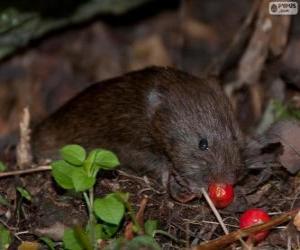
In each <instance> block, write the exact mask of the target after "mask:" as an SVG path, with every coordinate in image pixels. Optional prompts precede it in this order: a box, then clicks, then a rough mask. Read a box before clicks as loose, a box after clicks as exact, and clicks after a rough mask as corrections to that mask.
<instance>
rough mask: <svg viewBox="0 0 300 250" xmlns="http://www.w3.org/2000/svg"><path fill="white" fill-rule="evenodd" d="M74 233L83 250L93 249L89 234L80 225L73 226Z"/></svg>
mask: <svg viewBox="0 0 300 250" xmlns="http://www.w3.org/2000/svg"><path fill="white" fill-rule="evenodd" d="M74 233H75V237H76V239H78V241H79V242H80V245H81V246H83V249H85V250H93V246H92V244H91V242H90V239H89V236H88V234H87V232H86V231H85V230H83V229H82V227H80V226H75V228H74Z"/></svg>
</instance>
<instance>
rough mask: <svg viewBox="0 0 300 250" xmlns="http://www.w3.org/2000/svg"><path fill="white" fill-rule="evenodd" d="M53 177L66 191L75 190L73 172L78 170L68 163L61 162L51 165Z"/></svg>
mask: <svg viewBox="0 0 300 250" xmlns="http://www.w3.org/2000/svg"><path fill="white" fill-rule="evenodd" d="M51 167H52V176H53V177H54V180H55V181H56V182H57V183H58V185H60V186H61V187H62V188H64V189H72V188H74V185H73V180H72V172H73V171H74V170H76V169H77V168H76V167H74V166H72V165H70V164H68V163H67V162H65V161H63V160H60V161H55V162H53V163H52V164H51Z"/></svg>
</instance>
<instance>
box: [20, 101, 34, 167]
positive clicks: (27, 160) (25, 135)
mask: <svg viewBox="0 0 300 250" xmlns="http://www.w3.org/2000/svg"><path fill="white" fill-rule="evenodd" d="M30 133H31V131H30V113H29V109H28V107H26V108H24V111H23V115H22V118H21V121H20V142H19V143H18V145H17V163H18V167H19V168H20V169H24V168H25V167H26V166H29V165H30V164H31V163H32V153H31V145H30Z"/></svg>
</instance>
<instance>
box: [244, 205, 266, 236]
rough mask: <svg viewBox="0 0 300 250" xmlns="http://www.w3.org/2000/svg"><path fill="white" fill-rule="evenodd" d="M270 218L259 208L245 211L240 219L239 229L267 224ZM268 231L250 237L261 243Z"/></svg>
mask: <svg viewBox="0 0 300 250" xmlns="http://www.w3.org/2000/svg"><path fill="white" fill-rule="evenodd" d="M270 219H271V218H270V216H269V215H268V214H267V213H266V212H265V211H264V210H262V209H260V208H252V209H248V210H247V211H245V212H244V213H243V214H242V216H241V217H240V228H247V227H251V226H254V225H257V224H260V223H264V222H268V221H269V220H270ZM268 233H269V232H268V231H262V232H259V233H256V234H254V235H253V236H252V238H253V239H255V241H256V242H259V241H262V240H263V239H265V238H266V237H267V235H268Z"/></svg>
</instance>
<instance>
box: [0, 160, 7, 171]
mask: <svg viewBox="0 0 300 250" xmlns="http://www.w3.org/2000/svg"><path fill="white" fill-rule="evenodd" d="M5 170H6V166H5V164H4V163H3V162H2V161H0V172H3V171H5Z"/></svg>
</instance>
